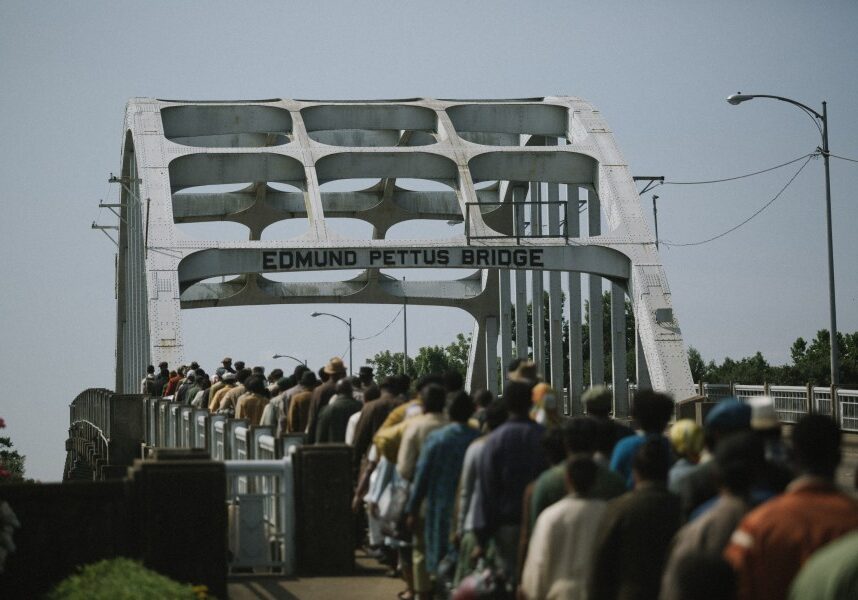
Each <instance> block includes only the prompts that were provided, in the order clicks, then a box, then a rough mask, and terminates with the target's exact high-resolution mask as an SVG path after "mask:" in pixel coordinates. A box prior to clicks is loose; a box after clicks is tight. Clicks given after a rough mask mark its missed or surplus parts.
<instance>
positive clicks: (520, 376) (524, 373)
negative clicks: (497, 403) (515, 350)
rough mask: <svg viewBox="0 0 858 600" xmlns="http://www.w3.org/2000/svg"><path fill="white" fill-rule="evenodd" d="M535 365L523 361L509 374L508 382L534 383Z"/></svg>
mask: <svg viewBox="0 0 858 600" xmlns="http://www.w3.org/2000/svg"><path fill="white" fill-rule="evenodd" d="M536 378H537V373H536V363H535V362H533V361H532V360H523V361H521V362H520V363H519V365H518V367H516V369H515V371H513V372H511V373H510V374H509V380H510V381H530V382H533V381H536Z"/></svg>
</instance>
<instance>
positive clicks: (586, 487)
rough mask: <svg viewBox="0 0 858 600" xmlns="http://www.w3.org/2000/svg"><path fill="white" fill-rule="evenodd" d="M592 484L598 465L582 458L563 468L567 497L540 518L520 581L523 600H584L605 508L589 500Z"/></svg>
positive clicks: (571, 460) (531, 539) (575, 459)
mask: <svg viewBox="0 0 858 600" xmlns="http://www.w3.org/2000/svg"><path fill="white" fill-rule="evenodd" d="M595 481H596V463H594V462H593V459H592V458H590V457H586V456H579V457H573V458H570V459H569V461H568V462H567V464H566V485H567V488H568V489H569V494H568V495H567V496H566V497H564V498H563V499H562V500H560V501H558V502H556V503H554V504H552V505H551V506H549V507H548V508H546V509H545V510H544V511H542V513H541V514H540V515H539V518H538V519H537V520H536V526H535V527H534V529H533V536H532V537H531V538H530V545H529V547H528V551H527V559H526V560H525V563H524V571H523V573H522V577H521V588H520V591H521V594H522V596H523V597H524V598H526V599H527V600H560V599H563V600H583V599H586V597H587V578H588V577H589V575H590V565H591V560H592V555H593V550H594V548H593V545H594V542H595V539H596V531H597V529H598V526H599V521H600V520H601V518H602V513H604V511H605V507H606V506H607V504H606V502H605V501H603V500H596V499H590V498H588V497H587V495H588V493H589V491H590V489H592V487H593V484H594V483H595Z"/></svg>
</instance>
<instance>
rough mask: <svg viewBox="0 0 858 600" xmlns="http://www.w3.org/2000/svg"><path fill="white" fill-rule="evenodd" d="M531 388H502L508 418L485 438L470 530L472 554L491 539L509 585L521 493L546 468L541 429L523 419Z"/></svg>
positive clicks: (526, 384)
mask: <svg viewBox="0 0 858 600" xmlns="http://www.w3.org/2000/svg"><path fill="white" fill-rule="evenodd" d="M522 364H524V363H522ZM519 368H521V365H519ZM532 388H533V383H532V382H530V380H527V379H524V380H520V381H510V382H509V383H508V384H507V385H506V387H505V388H504V403H505V404H506V407H507V410H508V411H509V418H508V419H507V421H506V423H504V424H503V425H501V426H500V427H498V428H497V429H496V430H495V431H494V432H492V434H491V435H490V436H489V438H488V440H486V444H485V447H484V448H483V452H482V455H481V456H480V462H479V467H478V469H479V485H480V498H479V502H478V503H477V505H476V508H475V513H474V532H475V533H476V535H477V538H478V540H479V546H478V547H477V548H476V549H475V553H476V554H483V553H484V552H485V551H486V549H487V548H488V543H489V541H493V542H494V544H495V547H496V548H497V559H498V562H499V563H500V565H499V566H500V568H501V569H502V570H503V573H504V575H505V577H506V579H507V582H509V583H510V584H511V585H515V584H516V580H517V570H518V568H517V562H518V544H519V537H520V529H521V518H522V497H523V494H524V489H525V488H526V487H527V484H529V483H530V482H531V481H533V480H534V479H536V478H537V477H538V476H539V474H540V473H542V471H544V470H545V469H546V468H547V466H548V462H547V461H546V459H545V456H544V453H543V450H542V436H543V435H544V433H545V428H544V427H543V426H542V425H539V424H538V423H536V422H534V421H532V420H531V419H530V417H529V415H530V408H531V406H532V402H531V390H532Z"/></svg>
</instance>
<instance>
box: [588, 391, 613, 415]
mask: <svg viewBox="0 0 858 600" xmlns="http://www.w3.org/2000/svg"><path fill="white" fill-rule="evenodd" d="M613 400H614V395H613V394H612V393H611V390H609V389H608V388H607V387H606V386H604V385H594V386H593V387H591V388H590V389H588V390H587V391H586V392H584V395H583V396H581V402H583V403H584V408H585V409H586V410H587V414H589V413H595V414H604V413H608V412H610V411H611V405H612V404H613Z"/></svg>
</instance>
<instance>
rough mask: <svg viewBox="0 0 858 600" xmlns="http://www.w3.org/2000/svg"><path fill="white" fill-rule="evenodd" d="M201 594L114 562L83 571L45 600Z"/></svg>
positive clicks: (175, 599)
mask: <svg viewBox="0 0 858 600" xmlns="http://www.w3.org/2000/svg"><path fill="white" fill-rule="evenodd" d="M200 593H201V590H200V589H199V588H193V587H191V586H189V585H183V584H180V583H177V582H175V581H173V580H172V579H169V578H167V577H164V576H163V575H159V574H158V573H155V572H154V571H150V570H149V569H146V568H145V567H144V566H143V565H142V564H140V563H139V562H137V561H134V560H130V559H127V558H114V559H110V560H102V561H100V562H97V563H94V564H91V565H86V566H85V567H82V568H81V569H80V570H79V572H78V573H76V574H74V575H71V576H70V577H68V578H66V579H65V580H63V581H62V582H61V583H60V584H59V585H58V586H57V587H56V588H54V590H53V591H52V592H51V593H50V594H49V595H48V600H196V599H198V598H200ZM202 593H203V597H204V591H202Z"/></svg>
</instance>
